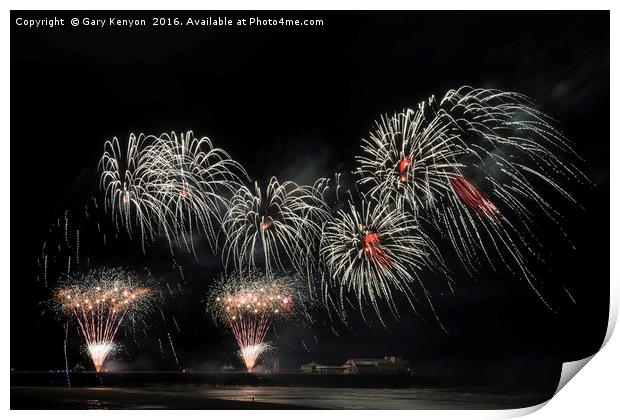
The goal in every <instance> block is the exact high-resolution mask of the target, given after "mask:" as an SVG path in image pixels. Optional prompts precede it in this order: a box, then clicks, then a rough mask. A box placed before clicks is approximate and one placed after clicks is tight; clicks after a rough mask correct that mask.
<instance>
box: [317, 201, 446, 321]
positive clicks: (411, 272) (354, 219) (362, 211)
mask: <svg viewBox="0 0 620 420" xmlns="http://www.w3.org/2000/svg"><path fill="white" fill-rule="evenodd" d="M320 256H321V261H322V263H323V264H324V267H325V270H326V273H327V276H325V277H324V278H323V285H322V290H323V299H324V302H326V303H328V302H329V301H332V299H333V297H332V293H331V289H332V287H333V286H335V287H336V288H337V290H338V295H339V296H340V302H339V303H338V305H339V308H338V309H339V310H340V311H344V304H345V296H347V294H348V293H349V292H352V293H353V295H354V296H355V298H356V300H357V302H358V304H359V307H360V310H361V309H362V307H363V304H364V303H365V302H367V301H369V302H370V303H371V304H372V306H373V307H374V309H375V311H376V313H377V314H378V315H379V317H380V315H381V314H380V312H381V311H380V304H381V302H385V303H386V304H387V306H388V308H389V309H390V311H392V313H393V314H394V315H397V311H396V306H395V303H394V297H395V296H394V294H395V293H396V292H398V293H400V294H402V295H403V296H405V298H406V299H407V300H408V302H409V304H410V305H411V306H412V307H414V303H413V299H414V298H415V296H414V293H413V292H414V286H416V285H417V286H419V287H420V288H421V289H422V290H423V291H424V295H425V297H426V298H427V299H428V304H429V306H430V307H431V309H432V308H433V305H432V302H431V301H430V298H429V295H428V293H427V292H426V288H425V286H424V284H423V283H422V281H421V279H420V276H419V274H420V272H421V271H422V270H425V269H427V268H431V269H434V270H436V271H442V272H443V273H444V274H446V273H445V270H444V268H443V261H442V260H441V258H440V256H439V252H438V250H437V249H436V247H435V246H434V244H433V243H432V242H431V240H430V239H429V238H428V237H427V236H426V235H424V233H423V232H422V231H421V230H420V229H418V227H417V226H416V225H414V224H413V223H412V222H411V220H410V217H409V216H408V215H407V214H406V213H404V212H402V211H400V210H399V209H396V208H392V209H390V208H389V207H388V206H385V205H383V203H381V202H376V201H374V200H372V199H371V200H368V201H367V200H364V199H362V200H360V204H359V205H356V204H354V203H353V201H350V202H349V206H348V208H347V209H341V210H339V211H338V212H337V214H336V216H335V217H334V219H333V220H331V221H329V222H327V223H326V225H325V228H324V231H323V235H322V241H321V248H320ZM414 309H415V307H414Z"/></svg>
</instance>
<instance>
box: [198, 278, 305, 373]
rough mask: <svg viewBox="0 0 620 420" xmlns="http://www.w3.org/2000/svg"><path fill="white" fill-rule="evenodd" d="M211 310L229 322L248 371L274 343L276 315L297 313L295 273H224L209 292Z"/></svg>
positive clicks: (290, 315) (284, 315)
mask: <svg viewBox="0 0 620 420" xmlns="http://www.w3.org/2000/svg"><path fill="white" fill-rule="evenodd" d="M208 301H209V303H208V307H207V309H208V311H209V312H210V313H211V314H212V316H213V317H214V318H215V319H216V320H219V321H223V322H224V323H226V324H227V325H228V326H229V327H230V329H231V331H232V332H233V334H234V336H235V339H236V340H237V344H238V345H239V355H240V357H241V359H242V361H243V363H244V364H245V367H246V368H247V369H248V371H251V370H252V369H253V368H254V366H255V365H256V362H257V360H258V359H259V358H260V356H261V354H263V353H264V352H265V351H267V350H268V349H269V348H270V346H269V345H268V344H267V343H265V338H266V336H267V333H268V331H269V327H270V326H271V324H272V322H273V321H274V320H275V319H283V318H290V317H292V316H294V315H295V314H296V313H297V311H298V310H299V307H303V305H298V303H301V302H300V299H299V294H298V287H297V280H296V278H295V277H294V276H288V277H278V278H274V277H267V276H264V275H263V274H261V273H260V272H257V271H251V272H248V273H240V272H234V273H232V274H231V275H228V276H226V275H222V276H221V277H220V278H219V279H218V280H217V281H216V282H215V285H214V287H213V288H212V290H211V293H210V295H209V300H208Z"/></svg>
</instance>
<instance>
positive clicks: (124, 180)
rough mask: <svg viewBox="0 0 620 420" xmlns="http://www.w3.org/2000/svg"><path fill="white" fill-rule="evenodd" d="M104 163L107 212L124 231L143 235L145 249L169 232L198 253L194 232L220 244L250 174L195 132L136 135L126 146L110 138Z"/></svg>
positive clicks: (169, 237) (171, 238)
mask: <svg viewBox="0 0 620 420" xmlns="http://www.w3.org/2000/svg"><path fill="white" fill-rule="evenodd" d="M99 167H100V169H101V178H100V187H101V189H102V190H103V192H104V195H105V209H106V211H107V212H109V213H111V215H112V220H113V222H114V223H115V224H116V225H117V227H118V228H119V230H121V229H123V230H126V231H127V233H128V234H129V235H130V237H133V236H134V235H136V234H138V235H139V236H140V239H141V242H142V247H143V249H144V248H145V247H146V243H147V242H151V241H154V239H155V238H156V237H157V236H163V237H165V238H166V239H167V241H168V242H169V244H170V247H171V249H172V247H173V246H184V247H185V248H187V249H188V250H191V251H192V252H195V250H194V245H193V241H192V237H193V234H194V233H203V234H204V236H205V237H206V238H207V239H208V242H209V245H210V246H211V247H212V248H213V249H214V250H215V249H217V246H218V244H217V241H218V236H219V226H220V224H221V219H222V217H223V214H224V213H225V212H226V210H227V208H228V201H229V196H230V195H232V194H233V193H234V192H235V191H237V190H238V188H239V186H240V185H241V183H242V182H243V180H245V179H247V175H246V173H245V170H244V169H243V168H242V167H241V165H239V164H238V163H237V162H235V161H234V160H232V159H231V158H230V156H229V155H228V154H227V153H226V152H225V151H223V150H222V149H218V148H214V147H213V144H212V143H211V141H210V140H209V139H208V138H206V137H203V138H200V139H199V138H196V137H194V134H193V133H192V132H191V131H188V132H187V133H183V134H181V135H180V136H177V134H176V133H174V132H172V133H171V134H162V135H160V136H153V135H144V134H140V135H139V136H138V137H136V136H135V135H134V134H132V135H130V137H129V141H128V143H127V147H126V149H125V148H122V147H121V144H120V142H119V140H118V139H117V138H114V139H113V140H112V141H108V142H106V143H105V146H104V154H103V156H102V158H101V160H100V163H99Z"/></svg>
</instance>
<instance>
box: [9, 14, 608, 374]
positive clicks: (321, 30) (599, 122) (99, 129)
mask: <svg viewBox="0 0 620 420" xmlns="http://www.w3.org/2000/svg"><path fill="white" fill-rule="evenodd" d="M258 14H259V13H254V12H252V13H246V15H247V16H251V15H258ZM11 15H12V19H11V20H12V22H13V24H12V28H11V130H12V132H11V165H12V168H11V169H12V170H11V172H12V173H11V215H12V216H11V217H12V218H11V334H10V335H11V367H12V368H14V369H19V370H21V369H27V370H47V369H61V368H63V367H64V358H63V338H64V329H63V323H62V322H60V321H59V320H57V319H56V318H55V317H54V316H53V315H52V314H51V313H50V312H49V311H48V310H47V309H46V307H45V304H44V303H43V302H44V301H45V300H46V299H49V297H50V289H49V287H46V285H45V282H44V281H43V279H42V275H41V267H40V265H39V264H37V258H41V248H42V244H43V242H44V241H50V243H51V242H53V241H54V239H50V233H49V229H50V226H52V225H53V224H54V223H56V221H57V220H58V218H61V219H62V218H64V214H65V211H68V214H69V217H70V220H71V222H70V223H71V228H73V227H74V226H78V225H79V226H80V227H81V236H80V240H81V243H80V259H81V263H82V264H85V263H86V261H87V258H88V261H89V263H90V264H93V265H96V264H110V265H122V266H125V267H128V268H134V269H142V268H148V269H149V270H151V272H152V273H153V275H154V277H155V278H156V279H157V281H159V282H160V283H161V285H162V288H164V290H166V291H167V290H168V289H167V286H166V284H168V285H169V286H171V289H172V290H173V293H166V303H165V306H164V308H163V311H162V313H159V312H155V313H153V314H152V316H151V317H150V319H149V325H150V328H149V330H148V331H146V332H144V331H140V332H139V333H138V334H135V335H128V336H125V335H124V334H121V340H123V341H124V343H123V345H124V349H125V350H124V354H123V355H121V356H118V357H114V358H113V359H114V360H113V361H111V363H116V364H117V366H119V367H121V368H136V369H176V368H179V367H189V368H200V367H205V368H206V367H215V368H219V367H220V366H221V365H222V364H223V363H224V362H233V363H237V364H238V361H237V360H236V359H235V357H234V356H232V352H233V351H234V350H235V345H236V344H235V342H234V339H233V338H232V335H230V334H229V333H228V331H226V330H223V329H221V328H220V329H218V328H216V327H215V325H214V324H213V322H212V321H211V320H210V318H209V316H208V315H207V314H206V313H205V302H204V298H205V294H206V292H207V290H208V287H209V284H210V281H211V279H213V277H214V276H215V275H217V274H218V273H219V272H220V271H221V264H220V262H219V259H218V257H215V256H212V255H210V253H209V251H208V250H207V248H206V247H205V248H204V249H203V250H202V251H201V252H200V259H199V261H195V260H193V258H192V257H191V256H190V255H187V254H184V253H183V252H179V253H178V255H177V257H176V262H177V263H178V264H179V265H180V266H181V267H182V268H183V277H181V275H180V271H179V269H178V267H177V266H175V265H174V264H173V262H172V259H171V257H170V253H169V251H168V250H167V249H166V245H165V244H164V243H163V242H162V243H161V244H160V245H161V246H156V247H152V248H151V249H149V250H147V253H146V255H145V254H143V253H142V251H141V249H140V247H139V245H138V244H137V243H132V242H131V241H128V240H127V239H126V238H124V237H122V235H120V236H119V238H118V240H116V241H110V245H108V246H107V247H103V246H102V245H101V238H100V237H98V236H97V235H96V234H94V232H93V229H92V222H91V225H90V227H89V226H87V225H86V222H84V221H83V219H80V217H81V216H80V214H81V210H82V209H83V205H84V203H85V202H86V201H88V199H89V197H90V196H97V190H96V185H97V184H96V181H97V178H96V166H97V162H98V159H99V157H100V155H101V153H102V150H103V143H104V141H105V140H109V139H111V138H112V137H114V136H117V137H119V139H126V138H127V137H128V136H129V133H131V132H134V133H139V132H145V133H152V134H159V133H161V132H166V131H171V130H175V131H177V132H180V131H184V130H188V129H191V130H193V131H194V132H195V133H196V135H197V136H208V137H209V138H210V139H211V140H212V141H213V142H214V144H215V145H216V146H217V147H221V148H224V149H225V150H226V151H228V152H229V153H230V154H231V156H232V157H233V158H234V159H236V160H237V161H239V162H240V163H241V164H242V165H243V166H244V167H245V168H246V170H247V171H248V173H249V174H250V176H251V177H252V178H253V179H255V180H258V181H259V182H264V181H266V180H268V179H269V177H271V176H272V175H275V176H277V177H278V178H280V179H282V180H284V179H290V180H293V181H295V182H298V183H313V182H314V181H315V180H316V179H317V178H319V177H322V176H330V175H331V174H333V173H334V172H338V171H340V172H347V171H351V170H352V169H354V166H355V161H354V157H355V155H356V154H357V153H358V151H359V145H360V141H361V139H362V138H364V137H365V136H366V135H367V133H368V131H369V129H370V128H371V125H372V122H373V121H374V119H375V118H377V117H378V116H379V115H380V114H382V113H385V112H393V111H397V110H401V109H403V108H406V107H416V106H417V103H418V102H420V101H422V100H425V99H427V98H428V97H429V96H430V95H432V94H435V95H436V96H441V95H443V94H444V93H445V92H446V91H447V90H448V89H450V88H456V87H459V86H461V85H471V86H475V87H486V88H499V89H504V90H512V91H517V92H521V93H524V94H526V95H528V96H530V97H531V98H533V99H534V100H535V101H536V102H537V104H538V105H539V106H540V108H541V109H542V110H544V111H545V112H546V113H548V114H549V115H551V116H553V117H554V118H555V119H557V123H556V125H557V127H558V128H559V129H560V130H561V131H563V132H564V133H565V135H566V136H567V137H568V138H569V139H571V140H572V141H573V142H574V143H575V149H576V151H577V152H578V153H579V155H580V156H582V157H583V159H584V160H583V162H582V164H581V166H582V168H583V169H584V171H585V172H586V174H587V175H588V176H589V177H590V179H591V181H592V185H591V186H587V185H586V186H578V185H576V186H574V188H573V189H572V191H573V192H574V193H575V196H576V198H577V199H578V201H579V203H580V204H581V205H582V207H583V208H579V207H578V206H573V205H570V204H569V203H567V202H565V201H560V200H557V205H558V209H559V210H560V211H561V212H562V213H563V214H564V216H565V218H564V226H565V228H566V231H567V234H568V236H569V237H570V240H571V243H568V242H567V241H566V240H565V239H564V238H563V237H562V236H561V235H558V233H557V229H556V228H555V226H550V225H549V222H548V221H546V220H545V219H544V218H542V217H541V218H540V220H539V224H538V225H537V226H536V229H537V232H538V234H539V237H540V238H541V239H542V241H543V242H544V246H545V250H546V251H547V252H548V255H547V256H546V257H547V264H546V265H545V266H542V267H536V269H537V271H536V272H537V274H538V278H539V280H540V281H541V282H542V283H543V284H544V288H543V293H545V296H546V297H548V298H549V299H550V301H552V302H553V304H554V310H552V311H550V310H549V309H547V308H546V307H545V305H544V304H542V303H541V302H540V300H538V299H537V298H536V295H535V293H534V292H533V291H532V289H531V288H530V287H529V286H528V285H527V284H526V283H525V282H524V281H522V280H520V279H518V278H516V277H515V276H511V275H510V274H509V273H507V272H505V270H501V268H500V270H499V271H498V272H493V271H491V270H486V269H483V270H481V271H480V272H478V273H477V274H476V275H475V276H474V278H471V277H468V276H466V275H465V273H464V272H463V270H462V269H460V268H459V266H458V264H456V263H452V264H451V266H450V268H451V269H452V275H453V278H454V280H455V283H456V287H455V291H454V293H445V290H444V289H445V288H444V287H441V286H439V285H436V286H435V285H433V284H431V285H430V286H429V288H430V290H431V292H433V299H434V303H435V306H436V310H437V312H438V315H439V317H440V318H441V321H442V323H443V324H444V325H445V326H446V329H447V330H448V332H444V331H443V330H442V329H441V328H440V327H439V326H438V325H437V323H436V322H435V321H434V319H433V318H432V316H428V314H423V315H421V316H419V317H417V316H414V315H412V314H411V315H409V314H408V313H404V314H402V315H403V316H402V319H401V320H399V321H396V320H391V321H389V322H388V326H387V328H385V327H383V326H381V325H380V324H379V323H377V322H375V321H371V322H370V325H366V324H364V323H362V322H353V327H352V329H350V330H349V329H346V328H343V327H342V326H338V325H336V326H335V330H336V331H335V332H334V330H332V328H330V326H328V322H327V320H326V319H324V318H325V317H324V316H322V315H321V314H318V315H317V319H318V321H317V324H316V325H314V326H313V327H312V328H299V326H298V325H294V326H291V325H289V326H286V325H283V326H281V327H278V329H277V333H278V334H277V337H276V336H274V335H272V339H273V341H274V343H275V344H276V345H277V347H278V349H279V350H278V357H279V359H280V363H281V365H283V366H284V367H290V368H296V367H298V366H299V364H301V363H305V362H310V361H313V360H314V361H317V362H326V363H338V364H340V363H342V362H344V360H345V359H346V358H348V357H353V356H358V357H383V356H384V355H388V354H390V355H391V354H394V355H401V356H403V357H406V358H408V359H409V360H410V361H411V362H412V364H413V365H414V366H415V367H416V368H417V369H418V370H419V371H420V372H424V373H427V374H428V375H431V376H434V377H438V378H442V380H445V381H453V382H455V383H456V382H459V383H460V382H463V381H465V382H468V383H471V382H482V383H486V382H493V383H495V382H500V383H505V384H515V383H522V382H523V383H526V382H527V383H529V382H536V381H537V380H539V379H540V378H546V379H548V378H556V377H557V375H559V369H560V364H559V362H560V361H563V360H574V359H579V358H583V357H585V356H588V355H590V354H591V353H592V352H593V351H595V350H596V349H597V348H598V347H599V346H600V344H601V342H602V339H603V336H604V333H605V330H606V321H607V314H608V302H609V296H608V286H609V280H608V279H609V233H608V232H609V13H607V12H600V13H599V12H535V13H534V12H532V13H528V12H505V13H495V12H380V13H377V12H374V13H369V12H304V13H288V12H287V13H278V12H273V13H263V15H264V16H273V15H277V16H280V15H282V16H285V17H286V16H302V17H303V18H322V19H324V20H325V22H326V23H325V26H323V27H313V28H310V27H309V28H295V29H291V28H289V29H283V28H248V29H239V28H185V27H184V28H174V27H172V28H162V27H160V28H152V27H147V28H133V29H131V30H129V29H120V28H118V29H113V28H107V29H95V28H84V27H79V28H72V27H70V26H68V27H60V28H54V29H49V28H44V29H41V28H39V29H29V30H27V29H25V28H18V27H16V26H15V24H14V21H15V17H16V16H18V15H19V16H24V17H26V16H27V17H32V18H34V17H36V16H37V15H39V16H50V15H56V16H59V17H62V16H63V15H64V16H65V17H69V18H70V17H73V16H86V14H84V13H65V14H63V13H55V14H54V13H19V12H12V14H11ZM110 15H111V14H109V13H102V14H101V16H97V13H94V12H93V13H88V16H92V17H107V16H110ZM114 15H115V16H119V17H122V16H125V15H127V16H132V15H133V14H132V13H114ZM188 15H189V13H183V12H179V13H176V12H175V13H171V14H169V13H163V12H162V13H157V12H144V13H139V16H140V17H148V16H179V17H186V16H188ZM209 15H211V16H228V17H231V18H237V17H240V16H241V15H242V13H239V12H217V13H208V12H204V13H202V12H200V13H198V12H197V13H196V14H195V17H199V16H200V17H206V16H209ZM554 204H555V202H554ZM100 222H101V223H103V224H105V223H106V221H105V220H101V221H100ZM63 223H64V222H63ZM74 223H75V225H74ZM91 233H92V234H91ZM51 236H53V235H51ZM56 239H57V238H56ZM571 245H574V247H575V249H573V248H572V246H571ZM63 264H65V261H64V260H62V258H60V259H59V260H58V261H57V262H56V265H54V264H51V267H50V271H49V272H48V274H47V279H46V281H47V284H48V286H50V287H52V286H53V285H54V284H55V276H56V277H57V276H58V272H60V271H62V269H61V268H58V267H62V266H64V265H63ZM54 267H56V268H54ZM429 281H436V280H433V279H429ZM177 283H178V285H177ZM564 288H566V290H569V291H570V294H571V295H572V296H573V298H574V299H575V301H576V304H573V303H572V301H571V300H570V299H569V297H568V296H567V294H566V292H565V289H564ZM172 316H174V319H175V320H176V321H177V323H178V325H179V329H177V328H176V326H175V325H174V322H173V321H172ZM168 334H170V339H172V342H173V343H174V347H175V350H176V353H177V356H178V360H179V364H178V365H177V363H176V361H175V360H174V357H173V355H172V352H171V347H170V342H169V338H168ZM159 340H161V341H162V346H161V349H160V344H159ZM80 343H81V341H80V337H79V336H78V334H77V331H76V330H75V329H74V328H70V329H69V360H70V363H71V365H73V364H75V363H76V362H77V361H78V360H84V357H83V356H80V354H79V346H80ZM162 350H163V352H162ZM83 363H85V362H83Z"/></svg>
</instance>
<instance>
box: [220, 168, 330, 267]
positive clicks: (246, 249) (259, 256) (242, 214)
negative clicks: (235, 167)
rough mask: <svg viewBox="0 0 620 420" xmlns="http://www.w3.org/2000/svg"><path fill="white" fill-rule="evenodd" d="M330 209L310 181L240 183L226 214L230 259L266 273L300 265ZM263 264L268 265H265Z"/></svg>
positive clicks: (308, 255)
mask: <svg viewBox="0 0 620 420" xmlns="http://www.w3.org/2000/svg"><path fill="white" fill-rule="evenodd" d="M328 215H329V212H328V211H327V208H326V205H325V203H324V202H323V200H322V196H321V194H319V192H318V191H317V190H316V189H315V188H314V187H310V186H299V185H297V184H295V183H294V182H290V181H287V182H283V183H280V182H278V180H277V179H275V178H271V179H270V180H269V183H268V184H267V187H266V189H264V190H262V189H261V188H260V187H259V186H258V184H255V185H254V189H253V190H251V189H249V188H247V187H241V188H240V189H239V191H238V192H237V193H236V194H235V195H234V196H233V198H232V200H231V203H230V208H229V210H228V213H227V214H226V217H225V218H224V223H223V230H224V232H225V234H226V242H225V245H224V255H225V261H226V263H228V262H229V261H230V260H232V262H233V263H234V266H235V267H236V268H240V267H244V266H249V267H250V268H252V269H255V268H259V269H264V271H265V273H266V274H267V275H272V274H273V273H275V272H278V271H287V270H288V269H289V268H290V267H289V265H290V266H292V267H294V268H296V269H299V268H300V267H302V266H304V265H305V263H306V262H307V259H308V258H311V257H312V256H313V255H314V254H315V252H313V246H314V245H315V244H316V243H317V241H318V238H319V236H320V232H321V223H322V221H323V220H324V219H325V218H327V217H328ZM263 264H264V265H263Z"/></svg>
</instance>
